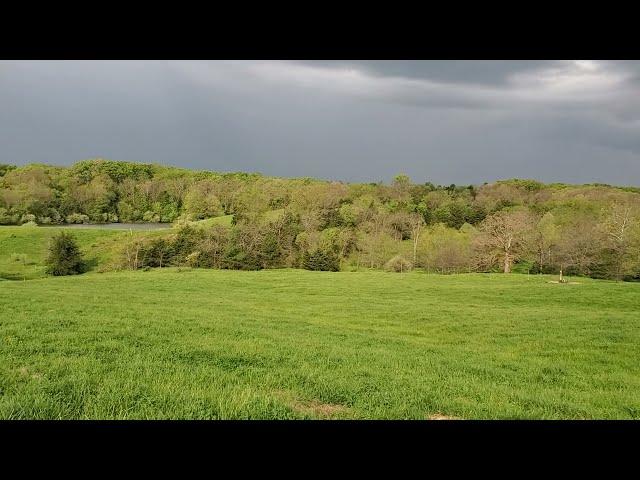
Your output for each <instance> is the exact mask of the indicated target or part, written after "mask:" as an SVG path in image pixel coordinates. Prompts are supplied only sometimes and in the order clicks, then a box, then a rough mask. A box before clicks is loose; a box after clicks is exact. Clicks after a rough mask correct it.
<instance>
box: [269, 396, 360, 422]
mask: <svg viewBox="0 0 640 480" xmlns="http://www.w3.org/2000/svg"><path fill="white" fill-rule="evenodd" d="M275 393H276V396H277V397H278V398H280V399H281V400H283V401H285V402H286V403H287V405H288V406H289V407H291V409H292V410H293V411H295V412H297V413H302V414H304V415H311V416H314V417H320V418H331V417H333V416H335V415H337V414H339V413H343V412H347V411H348V410H349V408H348V407H346V406H344V405H340V404H337V403H325V402H321V401H319V400H300V399H298V398H296V397H295V396H294V395H293V394H291V393H290V392H283V391H278V392H275Z"/></svg>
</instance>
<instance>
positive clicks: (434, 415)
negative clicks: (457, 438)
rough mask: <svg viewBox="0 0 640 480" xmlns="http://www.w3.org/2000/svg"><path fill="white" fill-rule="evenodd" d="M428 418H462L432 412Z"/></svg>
mask: <svg viewBox="0 0 640 480" xmlns="http://www.w3.org/2000/svg"><path fill="white" fill-rule="evenodd" d="M428 419H429V420H462V419H461V418H460V417H452V416H449V415H444V414H442V413H434V414H433V415H430V416H429V417H428Z"/></svg>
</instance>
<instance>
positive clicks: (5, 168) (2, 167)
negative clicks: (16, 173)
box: [0, 163, 17, 177]
mask: <svg viewBox="0 0 640 480" xmlns="http://www.w3.org/2000/svg"><path fill="white" fill-rule="evenodd" d="M16 168H17V167H16V166H15V165H7V164H4V163H0V177H4V175H5V174H6V173H7V172H10V171H11V170H15V169H16Z"/></svg>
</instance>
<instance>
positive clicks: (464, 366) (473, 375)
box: [0, 269, 640, 419]
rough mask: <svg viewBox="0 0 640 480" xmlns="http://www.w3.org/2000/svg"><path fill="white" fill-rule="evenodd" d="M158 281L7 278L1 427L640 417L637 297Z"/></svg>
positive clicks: (348, 283)
mask: <svg viewBox="0 0 640 480" xmlns="http://www.w3.org/2000/svg"><path fill="white" fill-rule="evenodd" d="M550 279H551V277H545V276H534V275H531V276H527V275H517V274H512V275H501V274H471V275H452V276H441V275H428V274H423V273H411V274H392V273H384V272H353V273H351V272H342V273H330V272H307V271H300V270H271V271H260V272H237V271H216V270H189V269H182V270H179V269H161V270H152V271H149V272H118V273H104V274H98V273H90V274H86V275H81V276H76V277H63V278H47V279H37V280H31V281H27V282H9V281H5V282H1V283H0V417H1V418H417V419H424V418H429V417H430V416H432V415H435V414H441V415H445V416H453V417H460V418H466V419H471V418H570V419H572V418H639V417H640V393H639V392H640V363H639V362H638V358H640V325H639V322H640V315H639V314H638V298H640V285H638V284H628V283H615V282H606V281H595V280H589V279H581V280H580V282H581V283H579V284H575V285H559V284H551V283H548V281H549V280H550Z"/></svg>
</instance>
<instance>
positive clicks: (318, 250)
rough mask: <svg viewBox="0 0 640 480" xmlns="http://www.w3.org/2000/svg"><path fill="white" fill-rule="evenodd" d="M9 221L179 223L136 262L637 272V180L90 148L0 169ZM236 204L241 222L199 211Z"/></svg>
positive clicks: (0, 193) (139, 247) (132, 248)
mask: <svg viewBox="0 0 640 480" xmlns="http://www.w3.org/2000/svg"><path fill="white" fill-rule="evenodd" d="M0 175H1V176H0V223H2V224H24V223H28V222H35V223H38V224H47V223H51V224H55V223H65V222H66V223H78V222H85V223H97V222H175V223H176V225H178V226H177V227H176V229H174V230H173V231H171V233H170V234H166V235H161V236H157V235H154V236H152V237H149V238H134V239H131V241H129V242H127V244H126V245H124V246H123V250H122V254H121V266H124V267H127V268H134V269H136V268H145V267H163V266H169V265H190V266H195V267H209V268H231V269H260V268H284V267H295V268H299V267H302V268H308V269H312V270H338V269H350V268H363V267H365V268H386V269H388V270H393V271H406V270H410V269H412V268H422V269H426V270H428V271H432V272H439V273H455V272H470V271H504V272H510V271H512V270H518V271H525V272H527V271H528V272H531V273H536V272H544V273H560V272H562V273H563V274H568V275H587V276H592V277H597V278H615V279H627V280H631V279H638V278H640V220H639V219H640V190H638V189H636V188H633V187H628V188H619V187H611V186H608V185H601V184H593V185H581V186H575V185H565V184H552V185H544V184H542V183H540V182H536V181H533V180H507V181H498V182H495V183H491V184H483V185H478V186H474V185H468V186H457V185H449V186H440V185H433V184H432V183H429V182H426V183H414V182H412V181H411V179H410V178H409V177H407V176H406V175H398V176H396V177H395V178H394V179H393V181H392V182H391V183H389V184H384V183H371V184H347V183H342V182H328V181H320V180H314V179H283V178H273V177H265V176H262V175H258V174H242V173H235V174H219V173H213V172H196V171H191V170H186V169H179V168H172V167H164V166H159V165H147V164H136V163H128V162H112V161H104V160H90V161H84V162H80V163H78V164H76V165H74V166H72V167H69V168H62V167H51V166H46V165H29V166H26V167H21V168H14V167H13V168H12V167H8V166H3V167H0ZM222 215H233V222H232V225H231V226H228V227H227V226H224V225H212V226H206V227H205V226H202V223H204V224H207V222H201V223H197V222H196V221H197V220H203V219H208V218H212V217H218V216H222Z"/></svg>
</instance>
